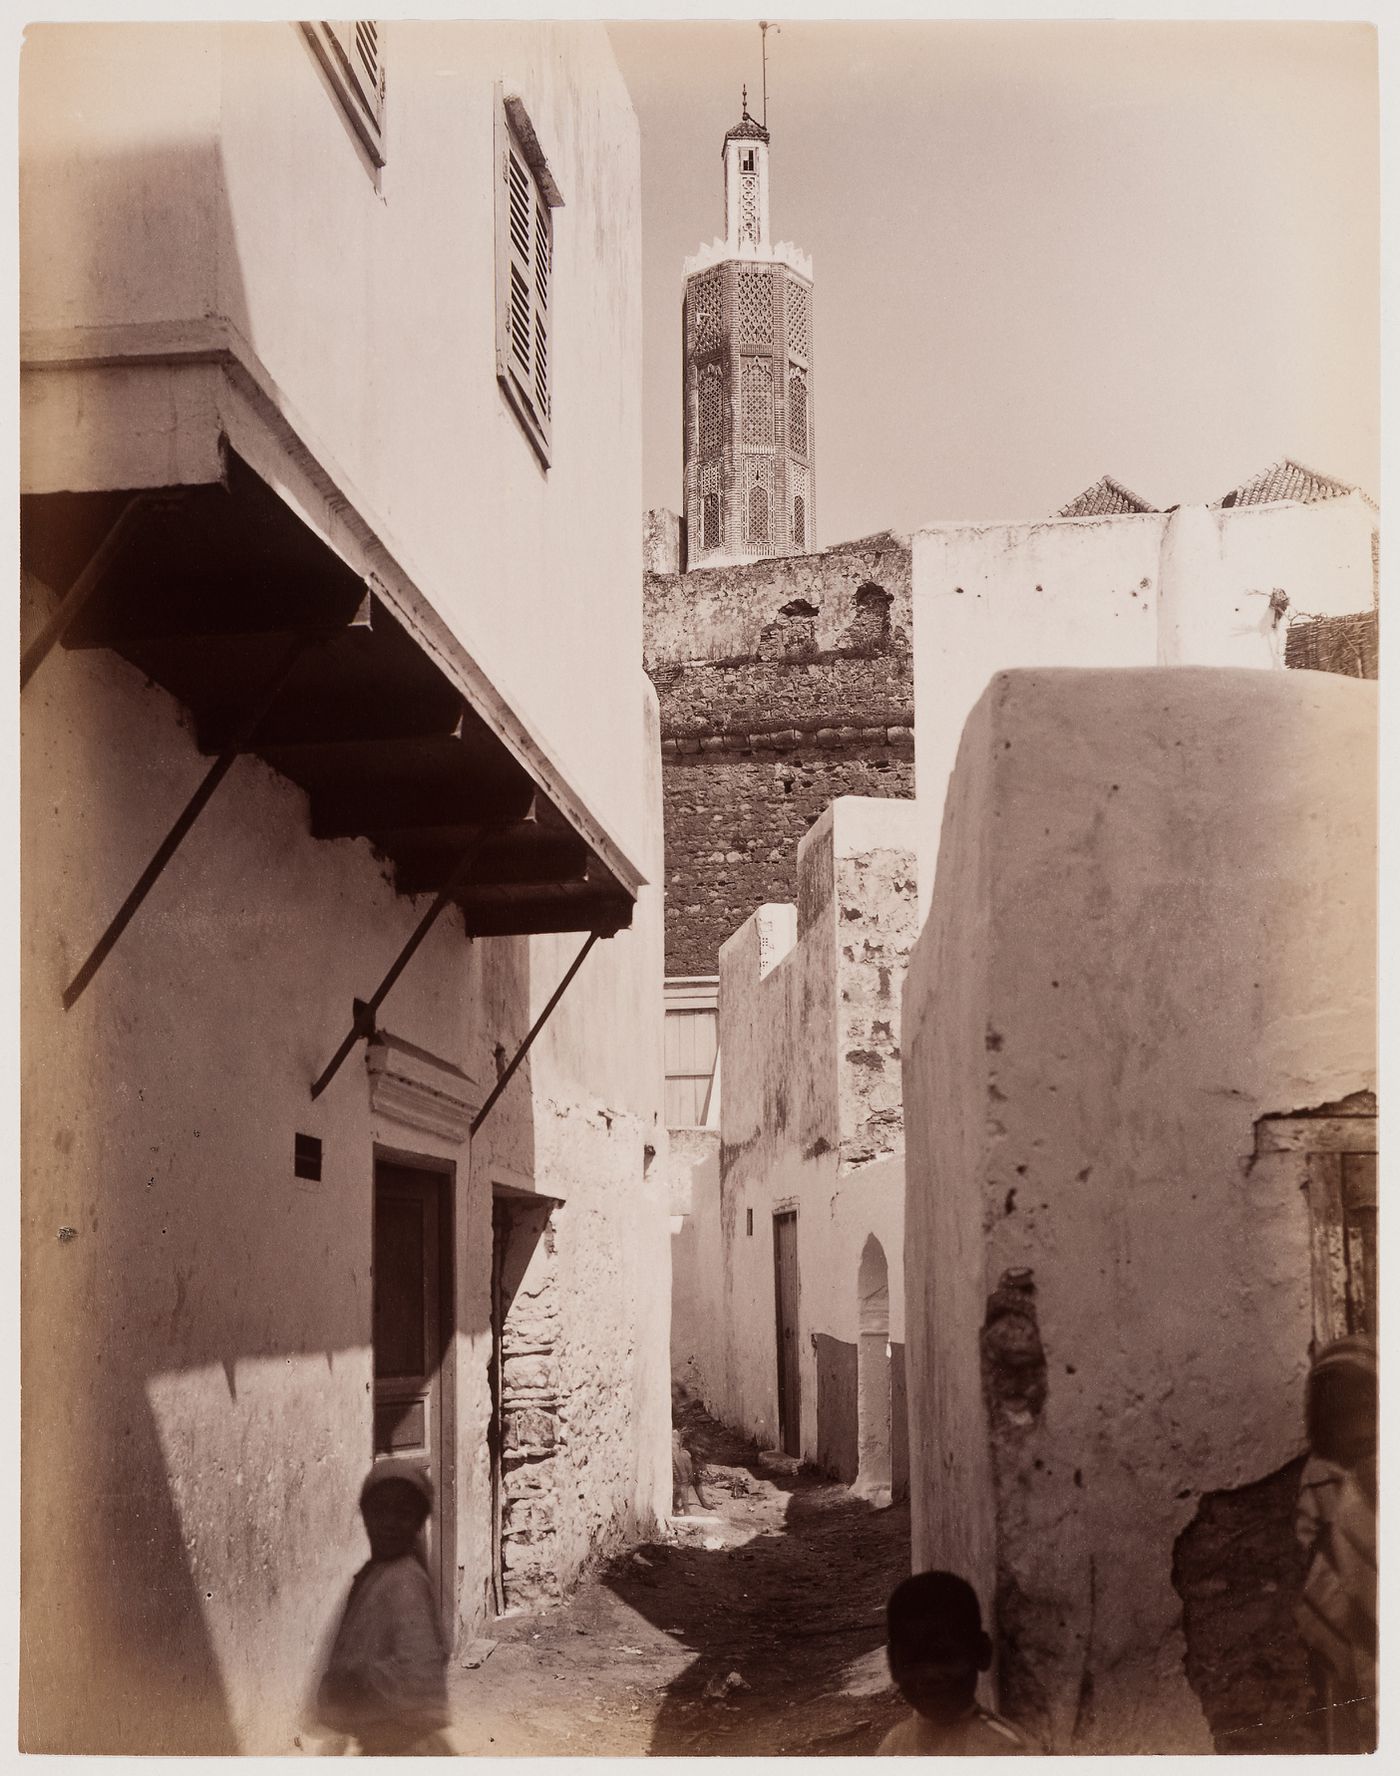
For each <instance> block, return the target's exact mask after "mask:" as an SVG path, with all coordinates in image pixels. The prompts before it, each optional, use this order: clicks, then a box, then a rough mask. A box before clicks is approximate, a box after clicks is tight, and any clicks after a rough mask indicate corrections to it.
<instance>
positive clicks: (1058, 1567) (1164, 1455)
mask: <svg viewBox="0 0 1400 1776" xmlns="http://www.w3.org/2000/svg"><path fill="white" fill-rule="evenodd" d="M1375 711H1376V689H1375V686H1374V685H1372V684H1367V683H1361V682H1357V681H1353V680H1349V679H1342V678H1337V677H1332V676H1329V675H1326V674H1318V673H1299V672H1289V673H1286V674H1285V673H1277V674H1268V673H1263V672H1249V671H1224V670H1209V669H1180V670H1174V671H1170V672H1168V671H1161V670H1154V671H1142V672H1116V673H1106V672H1092V671H1059V672H1055V671H1038V672H1010V673H1001V674H998V675H997V677H996V678H994V679H993V681H992V683H991V685H990V686H989V688H988V689H987V691H986V693H985V695H984V696H983V697H982V698H981V700H980V701H979V703H978V705H977V707H976V708H975V710H974V711H973V714H972V716H971V718H970V719H969V721H968V724H967V728H966V732H965V734H964V737H963V743H962V747H961V749H960V752H959V757H958V764H957V768H956V770H955V772H954V774H953V779H952V785H951V788H950V793H949V801H948V812H947V816H946V818H945V822H944V827H943V841H942V849H941V852H940V857H939V865H938V872H939V873H938V879H937V883H936V885H935V890H934V897H933V907H932V911H931V914H930V917H929V921H928V923H927V925H926V926H925V928H924V931H923V934H922V936H921V937H920V940H919V943H918V946H917V948H916V951H915V955H914V959H913V963H912V965H911V970H910V976H909V981H908V984H907V988H906V993H905V1014H904V1028H905V1063H904V1066H905V1113H906V1121H907V1127H908V1143H909V1146H908V1178H909V1191H908V1201H907V1205H906V1216H907V1233H906V1247H905V1287H906V1298H907V1322H908V1340H909V1385H910V1418H911V1433H912V1439H913V1451H912V1499H913V1512H914V1562H915V1565H916V1567H918V1566H929V1565H943V1564H948V1565H952V1566H954V1567H956V1568H957V1569H959V1570H961V1571H964V1572H965V1573H966V1574H967V1576H968V1577H969V1578H970V1579H971V1580H972V1581H973V1582H974V1584H975V1585H976V1586H977V1588H978V1590H979V1593H980V1595H981V1597H982V1600H983V1604H984V1607H987V1606H989V1605H990V1604H991V1603H992V1600H993V1598H996V1597H999V1598H1000V1599H1001V1606H1000V1607H1001V1608H1002V1609H1003V1620H1002V1622H1001V1628H1002V1632H1003V1635H1004V1636H1005V1638H1006V1641H1007V1644H1008V1646H1010V1647H1012V1648H1013V1649H1014V1653H1015V1656H1014V1658H1011V1657H1008V1659H1007V1661H1006V1662H1005V1663H1004V1666H1003V1672H1002V1677H1003V1683H1004V1686H1009V1689H1010V1695H1009V1696H1008V1691H1007V1688H1005V1687H1004V1689H1003V1697H1004V1699H1007V1700H1008V1702H1009V1701H1011V1700H1013V1699H1014V1701H1015V1703H1016V1706H1017V1708H1018V1709H1019V1710H1021V1711H1022V1714H1023V1718H1025V1717H1026V1716H1027V1715H1029V1716H1030V1717H1032V1718H1031V1719H1030V1720H1029V1723H1028V1724H1031V1725H1032V1726H1033V1727H1034V1728H1036V1729H1037V1730H1039V1731H1040V1732H1042V1733H1044V1734H1045V1735H1046V1736H1047V1738H1048V1739H1049V1741H1050V1745H1051V1748H1052V1749H1055V1750H1060V1751H1067V1750H1071V1749H1073V1750H1080V1751H1125V1752H1126V1751H1152V1752H1165V1751H1203V1750H1209V1749H1210V1748H1211V1740H1210V1736H1209V1734H1208V1732H1207V1730H1206V1723H1205V1718H1204V1716H1203V1714H1202V1711H1201V1706H1200V1704H1199V1703H1198V1701H1197V1699H1196V1697H1195V1695H1194V1694H1193V1692H1192V1690H1191V1688H1190V1687H1189V1685H1188V1682H1187V1675H1186V1672H1185V1670H1184V1668H1183V1654H1184V1651H1185V1642H1184V1639H1183V1635H1182V1600H1181V1598H1180V1597H1179V1596H1178V1594H1177V1592H1176V1590H1175V1589H1174V1586H1173V1550H1174V1545H1175V1542H1176V1539H1177V1537H1178V1536H1179V1535H1180V1534H1181V1533H1182V1531H1183V1530H1184V1529H1186V1528H1187V1526H1188V1525H1189V1524H1191V1522H1192V1520H1193V1518H1194V1516H1195V1513H1196V1512H1197V1510H1198V1508H1199V1507H1200V1505H1201V1501H1202V1496H1203V1495H1204V1494H1205V1493H1207V1492H1211V1491H1216V1490H1220V1489H1232V1488H1239V1487H1244V1486H1247V1485H1249V1484H1251V1483H1253V1482H1255V1481H1258V1480H1262V1479H1263V1478H1265V1477H1266V1476H1269V1475H1271V1474H1274V1473H1276V1472H1277V1470H1278V1469H1280V1468H1281V1467H1282V1466H1283V1465H1284V1464H1286V1463H1287V1462H1289V1461H1290V1460H1292V1459H1293V1458H1294V1457H1295V1456H1296V1455H1297V1454H1298V1453H1299V1451H1300V1449H1301V1448H1302V1436H1303V1426H1302V1387H1303V1378H1304V1374H1305V1371H1306V1368H1307V1362H1308V1351H1309V1340H1310V1336H1311V1332H1312V1302H1311V1279H1310V1256H1309V1226H1308V1212H1307V1205H1306V1199H1305V1197H1304V1196H1303V1195H1302V1194H1301V1193H1300V1192H1299V1190H1298V1188H1297V1182H1296V1179H1292V1180H1290V1181H1287V1184H1286V1187H1284V1186H1283V1185H1281V1184H1280V1173H1279V1171H1278V1170H1277V1169H1276V1168H1273V1167H1270V1166H1265V1165H1261V1166H1257V1167H1256V1166H1255V1164H1254V1145H1255V1123H1256V1121H1257V1119H1259V1118H1260V1117H1262V1116H1265V1115H1269V1114H1280V1113H1282V1114H1288V1113H1290V1112H1293V1111H1295V1110H1303V1109H1307V1108H1310V1107H1316V1106H1318V1105H1321V1104H1323V1103H1330V1102H1334V1101H1336V1100H1338V1099H1340V1098H1343V1097H1345V1096H1347V1095H1348V1094H1350V1093H1353V1092H1356V1091H1359V1090H1363V1089H1373V1088H1374V1084H1375V1015H1376V1001H1375V883H1374V866H1375V849H1374V825H1375V803H1374V790H1375V776H1374V772H1375V732H1376V730H1375ZM1014 1270H1024V1271H1028V1272H1029V1273H1030V1275H1031V1280H1032V1282H1033V1285H1034V1299H1035V1312H1036V1317H1037V1320H1038V1336H1039V1338H1040V1340H1041V1342H1042V1345H1043V1352H1044V1358H1045V1381H1046V1392H1045V1396H1044V1400H1043V1404H1042V1405H1041V1406H1040V1407H1039V1408H1037V1409H1034V1410H1031V1411H1028V1412H1025V1413H1022V1414H1021V1415H1020V1416H1019V1417H1015V1416H1008V1415H1007V1414H1006V1413H1005V1412H1004V1411H1003V1410H1001V1409H1000V1408H999V1407H998V1406H997V1405H996V1404H995V1400H993V1401H992V1402H989V1401H988V1400H987V1399H985V1398H984V1394H983V1373H982V1367H981V1357H980V1355H979V1328H980V1327H981V1326H982V1323H983V1319H984V1314H985V1311H986V1305H987V1300H988V1296H989V1294H990V1292H991V1291H992V1290H993V1289H994V1288H995V1287H996V1286H997V1284H998V1281H999V1279H1001V1278H1003V1277H1004V1276H1005V1274H1006V1273H1007V1272H1008V1271H1014ZM1086 1681H1090V1682H1092V1686H1093V1699H1094V1705H1093V1709H1092V1711H1091V1712H1090V1715H1089V1717H1088V1719H1087V1721H1086V1720H1083V1719H1080V1698H1081V1696H1082V1693H1083V1690H1082V1686H1083V1684H1084V1683H1085V1682H1086ZM1077 1721H1078V1726H1077V1728H1076V1722H1077Z"/></svg>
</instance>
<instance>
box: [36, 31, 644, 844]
mask: <svg viewBox="0 0 1400 1776" xmlns="http://www.w3.org/2000/svg"><path fill="white" fill-rule="evenodd" d="M380 41H381V47H382V52H383V59H384V66H385V71H386V91H387V97H386V113H385V148H386V155H387V159H386V164H385V166H384V168H383V169H382V172H381V174H380V175H379V177H378V179H376V177H375V176H374V175H373V173H372V170H371V168H370V166H369V163H368V160H367V158H366V157H365V156H364V154H363V152H362V151H361V149H360V148H359V146H358V144H357V143H356V141H355V139H354V138H353V136H352V134H351V132H350V129H349V126H348V124H347V123H346V122H345V121H344V119H343V117H342V114H341V112H340V109H339V106H338V103H337V101H336V99H335V97H334V95H333V94H332V92H331V90H330V88H329V86H328V84H327V82H326V80H325V78H324V76H323V74H322V72H321V70H320V67H319V64H318V63H317V61H316V59H315V57H314V55H313V53H312V51H311V48H310V46H309V44H308V43H307V42H306V41H305V39H304V37H303V35H302V32H301V30H300V27H299V26H297V25H296V24H294V23H292V22H290V21H282V22H277V23H263V24H239V25H232V24H230V25H213V24H208V25H205V24H174V25H144V26H134V25H126V24H116V25H112V24H106V25H98V24H91V23H85V24H81V25H40V26H36V27H31V29H30V31H29V33H28V35H27V42H26V46H25V49H24V52H23V55H22V58H21V87H22V93H21V102H22V113H21V116H22V135H23V147H22V156H21V172H22V177H21V206H22V234H23V251H22V283H21V320H22V325H23V327H24V329H25V331H26V335H27V340H28V344H27V346H26V355H27V356H29V357H31V358H32V357H33V356H34V353H35V351H36V350H37V347H36V346H35V345H34V341H35V340H36V339H39V338H40V336H42V338H43V341H44V342H45V344H44V351H45V353H47V354H48V359H49V360H52V358H53V356H54V355H55V354H57V355H58V356H59V357H61V358H64V359H65V361H67V362H68V364H69V367H68V368H66V369H64V368H54V367H51V368H48V369H46V370H43V371H39V370H37V369H36V370H31V372H30V373H29V374H27V375H26V378H25V384H26V397H25V399H26V409H25V411H26V429H27V437H26V459H27V462H28V464H29V465H30V472H31V485H34V486H73V485H108V486H116V485H137V484H146V483H147V482H149V481H150V480H151V479H159V478H163V477H168V476H169V475H170V473H171V470H172V468H173V469H174V472H175V473H176V474H177V475H180V476H183V475H187V474H188V475H196V476H198V477H200V478H208V477H209V476H211V475H212V474H214V473H216V472H217V458H216V456H215V455H214V453H213V451H212V449H205V450H203V451H202V452H201V451H198V450H197V449H196V448H195V445H196V442H197V439H198V437H199V436H206V437H207V438H208V440H209V442H210V443H211V444H212V442H213V441H214V428H216V427H217V425H218V424H219V423H221V421H220V418H219V416H218V414H217V412H216V411H215V410H214V408H212V407H211V406H210V404H209V402H208V401H207V400H201V399H196V396H197V393H198V391H199V390H200V389H201V388H203V386H204V385H205V384H206V383H207V381H208V374H209V373H208V370H207V368H206V367H204V366H199V365H194V366H190V367H187V368H181V369H179V370H178V372H175V373H173V374H174V377H175V382H176V385H177V386H176V387H174V388H173V389H172V388H171V387H169V386H168V385H169V383H170V381H171V378H172V371H171V370H170V368H169V365H168V363H167V364H166V366H165V367H164V368H163V369H158V370H156V371H151V370H145V369H143V370H139V371H133V370H132V369H131V368H130V367H129V366H130V365H132V364H133V363H135V362H137V361H144V360H145V359H147V358H149V357H151V356H152V355H155V356H157V357H161V356H162V354H164V355H165V356H166V357H167V358H168V355H169V352H170V351H172V350H175V351H177V353H178V351H179V350H183V349H189V348H190V347H191V346H192V344H194V343H198V342H200V341H203V340H205V339H207V338H208V337H210V336H211V330H212V329H214V328H215V327H216V326H217V325H222V324H224V323H227V324H228V325H229V326H231V327H232V329H233V330H234V332H235V334H236V335H237V336H238V337H240V338H241V339H242V340H243V341H245V342H246V344H247V346H248V347H249V348H250V349H251V352H252V354H253V356H254V357H255V359H256V360H257V361H258V362H259V363H260V365H261V366H262V367H263V368H264V370H265V371H266V373H267V376H268V377H269V378H270V379H271V383H272V384H274V385H275V388H276V394H277V401H278V404H279V406H280V408H281V410H282V411H283V412H284V413H285V414H286V415H287V416H288V417H289V418H290V419H291V421H292V423H293V424H294V426H295V427H296V429H297V430H298V431H299V433H300V435H301V437H302V440H303V442H304V443H305V445H306V446H307V448H308V449H309V450H310V451H311V454H312V455H313V456H314V457H315V458H316V460H317V461H318V462H319V463H320V464H321V466H322V467H323V468H324V469H325V470H326V471H327V472H328V473H329V474H330V476H331V479H332V480H333V481H334V482H336V484H337V485H338V486H339V487H340V488H341V490H342V492H343V493H345V494H346V495H347V496H348V497H350V498H351V499H352V501H353V503H354V504H355V505H356V506H357V509H359V510H360V511H361V512H362V515H363V516H364V518H365V519H366V520H367V522H368V523H369V525H370V526H371V528H372V529H373V530H374V532H375V533H376V534H377V535H378V536H379V537H380V539H381V540H382V541H383V543H384V544H385V545H386V546H387V547H388V548H389V549H390V551H391V552H392V553H393V554H394V556H395V557H396V559H397V560H398V561H399V562H400V563H401V564H402V565H403V567H404V568H405V569H406V570H407V572H408V573H409V574H410V575H411V576H412V578H413V579H414V580H415V581H416V582H417V584H418V585H419V586H420V587H421V588H422V589H423V591H424V592H425V594H426V595H427V597H428V599H429V600H430V602H431V603H432V605H433V606H434V607H435V609H436V610H437V611H438V612H439V614H440V615H441V616H442V617H443V618H444V619H445V621H446V622H447V624H448V625H449V627H450V628H451V630H452V631H453V633H454V634H455V635H456V636H457V638H458V639H459V640H460V641H461V642H462V644H463V645H464V646H465V647H467V648H468V650H469V651H470V652H471V653H472V654H473V655H474V657H476V658H477V659H478V660H479V661H480V663H481V664H482V666H483V667H484V668H485V669H486V671H487V673H488V675H489V676H490V678H491V680H492V682H493V683H494V684H495V685H496V686H497V688H498V689H499V690H500V692H501V693H502V694H503V695H504V696H505V697H506V699H507V700H508V701H509V702H510V703H511V705H512V706H513V707H514V708H515V709H516V710H517V711H518V712H519V714H520V715H521V716H522V717H523V718H524V719H525V720H526V722H527V724H528V725H529V726H530V728H531V729H532V731H534V732H536V733H538V735H539V736H540V737H541V739H542V740H543V741H544V743H545V744H546V746H547V747H548V748H549V749H550V750H551V751H552V752H553V753H554V754H555V755H556V756H558V757H559V758H561V759H563V760H565V761H566V762H567V763H568V765H569V767H570V770H571V773H572V776H573V779H574V781H575V782H576V784H577V786H578V788H579V790H580V792H581V793H582V794H583V795H584V796H585V799H586V800H587V801H588V803H589V805H590V807H592V808H594V809H595V810H596V812H597V815H598V817H599V818H600V819H601V820H603V821H604V823H605V824H606V825H607V826H608V828H609V830H610V831H612V832H613V833H614V834H615V836H616V837H617V839H618V842H619V843H620V844H621V845H622V847H623V849H624V850H626V851H628V852H632V853H634V852H635V851H636V850H638V849H639V848H640V847H641V844H642V834H643V829H642V823H641V819H640V816H639V813H638V810H639V808H640V806H641V803H642V794H641V785H640V780H639V777H638V760H637V754H636V747H635V734H634V731H633V728H634V718H633V710H632V705H631V703H630V702H623V701H619V700H617V699H612V698H608V697H606V696H602V695H599V696H585V695H580V694H578V691H579V687H580V686H585V685H587V686H595V685H596V686H599V687H601V686H602V685H605V684H607V683H608V682H610V680H611V677H612V674H613V671H614V663H615V662H618V661H627V662H631V661H634V660H640V658H641V598H640V579H641V539H640V537H639V534H638V526H637V513H638V511H639V510H640V509H641V421H640V380H639V379H640V361H641V360H640V351H641V308H640V196H639V191H640V185H639V180H640V170H639V155H638V141H637V126H636V120H635V118H634V116H633V114H632V110H631V104H630V101H629V99H628V96H627V92H626V88H625V86H624V83H623V81H622V78H621V76H620V74H619V73H618V70H617V67H616V65H615V63H614V61H613V59H612V54H611V51H610V49H609V46H608V43H607V39H606V35H605V33H604V30H603V28H602V26H600V25H588V24H583V25H572V24H562V25H548V24H487V23H476V24H473V23H446V24H429V23H412V22H405V21H394V20H390V21H385V22H383V23H381V26H380ZM497 82H501V83H503V84H504V87H505V89H506V90H507V91H509V92H514V93H517V94H519V96H520V97H521V98H522V99H523V100H524V103H525V106H526V108H527V110H528V112H529V114H530V117H531V120H532V122H533V123H534V126H535V128H536V131H537V133H538V135H539V139H540V142H541V145H542V147H543V149H544V152H545V154H546V156H547V157H548V159H549V162H550V166H551V169H552V171H553V173H554V176H555V178H556V181H557V183H558V185H559V187H560V189H561V191H562V193H563V195H564V198H565V205H564V207H563V208H562V209H560V210H556V211H555V212H554V229H555V232H554V302H553V311H554V337H553V341H552V350H551V364H552V372H551V373H552V377H553V453H552V461H551V465H550V467H549V469H548V471H547V472H546V471H544V470H543V469H542V468H541V467H540V464H539V462H538V460H537V458H536V456H535V454H534V451H533V450H532V448H531V445H530V443H529V441H528V440H527V438H526V436H525V434H524V432H523V431H522V429H521V427H520V425H519V423H518V422H517V420H516V418H515V416H514V414H513V412H512V411H511V409H510V407H509V405H508V403H507V401H506V398H505V396H504V395H503V394H502V393H501V391H500V389H499V388H498V385H497V381H496V369H495V256H494V227H495V219H494V202H495V197H494V183H493V170H494V163H495V149H494V116H495V111H494V96H493V95H494V88H495V85H496V83H497ZM92 353H99V354H100V355H101V356H102V359H103V363H104V364H105V365H106V366H107V367H105V368H97V367H94V366H93V364H92V363H91V362H85V360H86V359H90V356H91V354H92ZM153 376H154V377H155V378H156V381H157V385H158V389H159V391H160V398H163V399H164V403H165V405H164V410H163V411H164V426H163V427H162V425H161V423H160V420H161V415H160V412H159V410H157V409H156V408H154V407H153V402H154V401H155V400H156V399H157V397H156V396H154V395H152V393H151V392H150V391H149V388H148V384H149V383H150V381H151V379H152V377H153ZM94 411H100V412H101V413H102V414H103V415H104V422H103V424H102V425H101V426H100V427H90V428H89V429H88V430H87V431H85V432H83V434H82V437H81V440H80V442H81V443H82V445H83V447H84V448H85V449H87V448H90V449H91V451H92V452H93V453H94V461H93V465H92V466H91V467H90V468H89V469H88V470H86V471H85V469H84V465H83V463H81V462H79V461H77V460H75V456H74V443H75V437H76V436H77V432H78V429H79V428H80V425H81V415H82V414H83V413H85V412H87V413H91V412H94ZM172 415H178V423H177V424H176V426H175V427H174V428H172V427H171V425H170V420H171V416H172ZM172 429H173V430H174V431H175V432H176V434H177V435H179V436H180V438H181V452H182V456H181V460H180V461H179V462H178V463H174V464H172V462H171V460H170V451H169V445H168V438H167V435H166V434H168V433H169V432H170V431H171V430H172ZM55 435H57V439H58V442H57V443H55V441H54V440H55ZM98 459H100V460H98ZM85 473H86V479H83V477H84V474H85ZM545 636H548V638H549V642H550V645H549V646H542V645H541V641H542V638H543V637H545Z"/></svg>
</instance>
